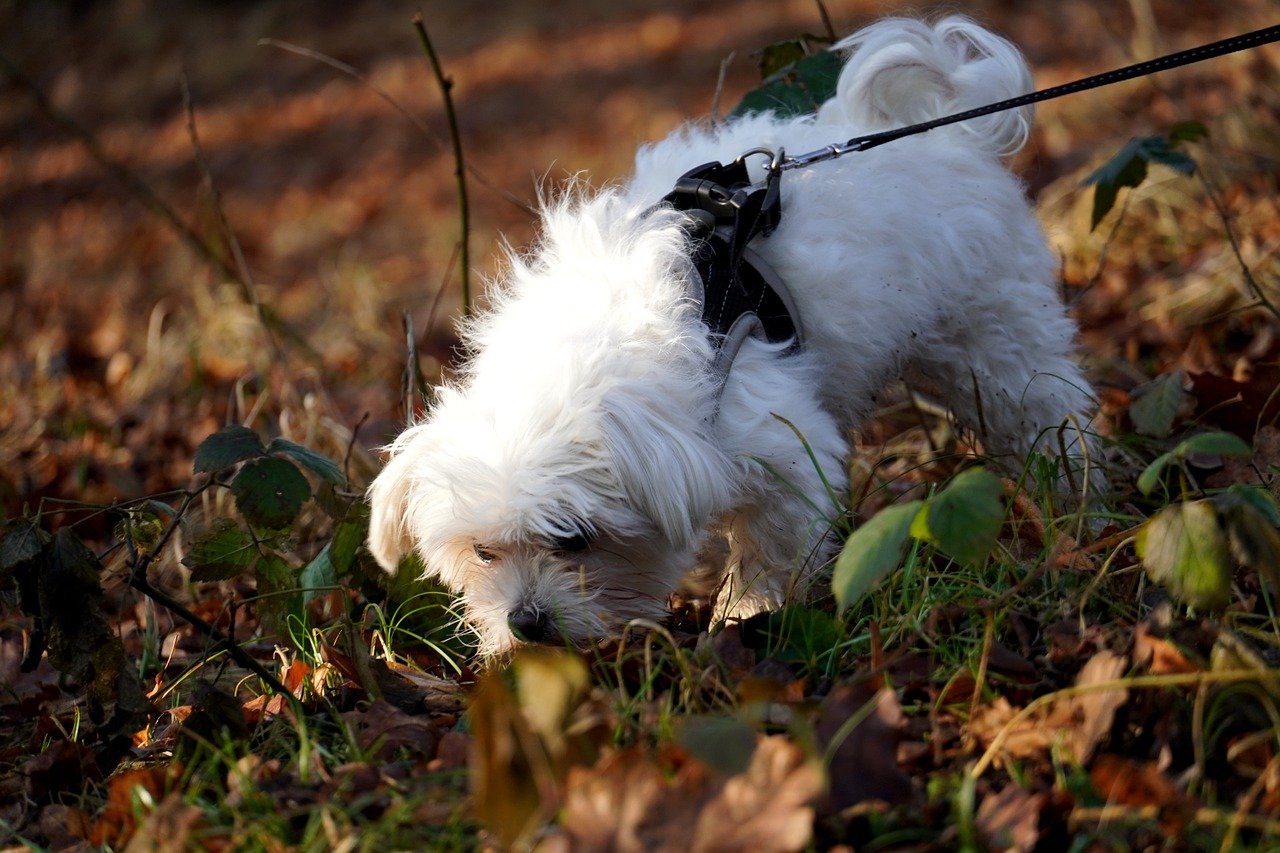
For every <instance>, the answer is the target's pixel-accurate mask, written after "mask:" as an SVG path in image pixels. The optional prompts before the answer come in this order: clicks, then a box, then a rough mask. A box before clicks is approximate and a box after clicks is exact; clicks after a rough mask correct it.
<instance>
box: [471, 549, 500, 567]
mask: <svg viewBox="0 0 1280 853" xmlns="http://www.w3.org/2000/svg"><path fill="white" fill-rule="evenodd" d="M475 551H476V559H477V560H479V561H480V562H482V563H484V564H485V565H486V566H487V565H489V564H490V563H492V562H493V561H494V560H496V559H498V555H497V554H495V553H494V552H493V551H490V550H489V549H488V548H482V547H481V546H479V545H477V546H476V547H475Z"/></svg>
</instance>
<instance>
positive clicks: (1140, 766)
mask: <svg viewBox="0 0 1280 853" xmlns="http://www.w3.org/2000/svg"><path fill="white" fill-rule="evenodd" d="M1089 777H1090V778H1091V779H1092V780H1093V787H1094V788H1096V789H1097V791H1098V795H1099V796H1100V797H1102V798H1103V800H1105V801H1106V802H1107V804H1108V805H1123V806H1134V807H1143V806H1156V807H1157V808H1158V809H1159V814H1160V827H1161V829H1163V830H1164V831H1165V833H1167V834H1168V835H1169V836H1170V837H1172V836H1175V835H1177V834H1178V833H1180V832H1181V831H1182V830H1183V828H1184V827H1185V826H1186V824H1187V821H1188V820H1189V819H1190V818H1191V817H1192V816H1193V815H1194V814H1195V808H1196V805H1195V802H1194V801H1193V800H1192V799H1191V798H1190V797H1188V796H1187V795H1186V794H1184V793H1182V792H1181V791H1179V790H1178V789H1177V788H1176V787H1174V784H1173V781H1172V780H1170V779H1169V777H1168V776H1166V775H1165V774H1164V773H1163V772H1161V770H1160V768H1159V767H1157V766H1156V764H1155V762H1152V761H1133V760H1131V759H1128V758H1122V757H1120V756H1118V755H1100V756H1098V760H1097V761H1095V762H1094V764H1093V768H1092V769H1091V770H1090V772H1089Z"/></svg>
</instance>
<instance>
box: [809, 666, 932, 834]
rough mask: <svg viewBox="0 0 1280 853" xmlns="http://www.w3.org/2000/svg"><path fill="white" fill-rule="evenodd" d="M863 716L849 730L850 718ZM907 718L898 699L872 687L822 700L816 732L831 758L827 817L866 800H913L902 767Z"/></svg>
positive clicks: (854, 687) (839, 691)
mask: <svg viewBox="0 0 1280 853" xmlns="http://www.w3.org/2000/svg"><path fill="white" fill-rule="evenodd" d="M868 712H869V713H868ZM864 714H865V718H864V719H863V720H862V721H861V722H859V723H858V724H857V725H855V726H853V727H852V728H849V727H848V726H849V723H850V721H851V720H852V718H854V717H855V716H861V715H864ZM903 719H904V718H903V714H902V708H901V706H899V704H898V697H897V695H896V694H895V693H894V692H893V691H892V690H887V689H880V690H875V689H873V688H872V687H871V686H870V685H868V684H858V685H852V686H845V687H840V688H837V689H836V690H833V691H832V692H831V693H830V694H829V695H828V696H827V697H826V698H825V699H824V700H823V701H822V708H821V710H820V711H819V715H818V723H817V726H816V727H815V728H816V733H817V737H818V742H819V743H820V744H822V745H823V749H824V751H825V752H826V753H827V754H828V755H829V756H830V757H831V764H830V766H829V767H828V768H827V774H828V777H829V784H828V792H827V800H826V802H825V803H824V804H823V811H824V812H838V811H841V810H843V809H846V808H848V807H849V806H853V805H857V804H858V803H860V802H863V801H864V800H882V801H884V802H887V803H901V802H904V801H906V800H907V799H909V798H910V797H911V792H912V787H911V778H910V777H909V776H907V775H906V774H905V773H903V772H902V770H901V769H899V767H898V742H899V741H901V740H902V725H903Z"/></svg>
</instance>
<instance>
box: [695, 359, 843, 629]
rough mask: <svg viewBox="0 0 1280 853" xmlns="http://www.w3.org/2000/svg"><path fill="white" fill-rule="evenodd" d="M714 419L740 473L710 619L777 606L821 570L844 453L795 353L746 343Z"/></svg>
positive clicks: (832, 542)
mask: <svg viewBox="0 0 1280 853" xmlns="http://www.w3.org/2000/svg"><path fill="white" fill-rule="evenodd" d="M719 419H720V424H721V427H720V429H721V435H722V439H723V441H724V442H725V446H726V447H728V448H731V450H732V453H733V455H735V456H737V457H738V458H741V459H742V460H743V461H744V467H745V470H746V472H747V474H746V483H745V487H744V489H743V492H742V498H741V499H740V501H739V503H738V506H737V508H736V509H735V510H734V511H733V512H731V513H729V514H728V515H727V516H726V517H725V521H724V528H723V533H724V537H725V540H726V542H727V544H728V556H727V560H726V564H725V571H724V575H723V578H722V581H721V584H720V588H719V591H718V593H717V595H716V605H715V609H714V612H713V618H714V620H715V621H721V620H724V619H730V618H732V619H744V618H746V617H748V616H753V615H755V614H756V613H760V612H763V611H766V610H776V609H778V608H779V607H781V606H782V605H783V604H785V603H786V602H787V601H789V600H796V599H799V598H801V597H802V596H803V595H804V594H805V593H806V592H807V591H808V589H809V587H810V586H811V585H812V584H813V582H814V581H815V580H816V579H818V578H820V577H823V576H824V570H825V569H826V568H827V566H828V563H829V561H830V558H831V555H832V553H833V552H834V550H835V547H836V545H837V544H838V542H837V541H836V538H835V537H834V530H835V527H836V525H837V520H838V519H839V517H840V515H841V513H842V512H843V507H842V503H843V501H844V500H845V493H846V491H847V474H846V471H845V459H846V457H847V455H848V451H849V447H848V442H847V440H846V439H845V437H844V434H843V432H842V430H841V429H840V428H839V425H838V424H837V422H836V420H835V418H833V417H832V415H831V414H830V413H829V412H827V411H826V410H825V409H824V408H823V407H822V405H821V403H820V402H819V400H818V397H817V392H816V390H815V383H814V382H813V381H812V371H811V368H809V367H808V366H807V365H806V363H805V361H803V360H802V357H794V356H793V357H782V358H779V357H778V356H777V355H775V354H773V353H768V352H763V351H752V350H751V349H749V348H748V347H744V349H743V351H742V352H741V353H740V354H739V356H738V360H737V361H736V362H735V363H734V367H733V374H732V375H731V376H730V380H729V382H728V383H727V384H726V387H725V390H724V395H723V398H722V400H721V408H720V413H719Z"/></svg>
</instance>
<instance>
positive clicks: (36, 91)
mask: <svg viewBox="0 0 1280 853" xmlns="http://www.w3.org/2000/svg"><path fill="white" fill-rule="evenodd" d="M0 70H2V71H3V72H4V73H5V76H7V77H8V78H9V79H10V81H12V82H13V83H15V84H16V85H17V86H18V87H19V88H20V89H23V90H25V91H26V93H27V94H28V95H29V96H30V97H31V99H32V100H33V101H35V104H36V108H37V109H38V110H39V111H40V112H41V114H43V115H44V117H45V118H47V119H48V120H49V121H50V122H51V123H53V124H55V125H57V126H58V128H59V129H61V130H62V131H63V132H64V133H67V134H68V135H70V136H73V137H75V138H76V139H78V140H80V144H82V145H83V146H84V147H85V150H86V151H88V152H89V156H90V157H92V158H93V160H94V161H95V162H97V164H98V165H99V166H101V167H102V168H103V169H105V170H106V172H107V173H108V174H109V175H111V177H112V178H114V179H115V180H116V181H117V182H118V183H119V184H120V185H121V186H122V187H123V188H124V190H125V191H126V192H127V193H129V194H130V195H131V196H133V197H134V198H135V199H136V200H137V201H139V202H141V203H142V205H143V206H144V207H145V208H147V209H148V210H150V211H151V212H152V213H154V214H155V215H156V216H159V217H160V218H161V219H163V220H164V221H165V222H167V223H168V224H169V226H170V227H171V228H172V229H173V231H174V233H176V234H177V235H178V237H179V238H180V239H181V240H182V242H184V243H186V244H187V246H188V247H189V248H190V249H191V250H192V251H193V252H195V253H196V254H197V255H199V256H200V257H201V258H202V259H203V260H204V261H205V262H206V263H208V264H209V265H210V266H212V267H214V268H215V269H216V270H217V271H218V272H220V273H222V274H224V275H226V276H228V277H229V278H232V279H237V280H238V279H239V272H238V271H237V270H236V268H235V267H234V266H232V265H231V264H230V263H228V262H227V259H226V258H225V257H223V256H222V255H221V254H220V253H219V252H218V251H216V250H215V249H214V248H213V247H212V246H210V245H209V244H208V242H206V241H205V239H204V238H203V237H201V236H200V235H199V234H198V233H197V232H196V231H195V229H194V228H192V227H191V226H190V225H188V224H187V222H186V221H185V220H184V219H183V218H182V217H181V216H179V215H178V213H177V212H176V211H175V210H174V209H173V208H172V207H170V206H169V205H168V204H167V203H166V202H165V200H164V199H162V198H160V196H159V195H158V194H157V193H156V191H155V190H153V189H152V188H151V187H150V186H148V185H147V183H146V182H145V181H143V180H142V179H141V178H139V177H138V176H137V175H136V174H134V173H133V172H132V171H131V170H130V169H129V168H128V167H127V166H125V165H124V164H123V163H119V162H117V161H116V160H113V159H112V158H111V157H110V156H109V155H108V154H107V152H106V151H105V150H104V149H103V147H102V144H101V143H100V142H98V139H97V137H95V136H94V135H93V134H92V133H91V132H90V131H89V130H87V129H86V128H84V127H83V126H81V125H80V124H79V123H78V122H76V121H75V120H74V119H72V118H71V117H70V116H68V115H66V114H65V113H63V112H62V111H61V110H59V109H58V108H57V107H56V106H54V105H53V103H52V102H51V101H50V100H49V99H48V98H47V97H45V94H44V92H42V91H41V90H40V87H39V86H37V85H36V84H35V82H33V81H32V80H31V79H30V78H29V77H27V76H26V75H25V74H23V73H22V72H21V71H19V70H18V68H17V66H15V65H14V64H13V63H12V62H11V61H10V60H9V58H8V57H7V56H5V55H4V54H3V53H0Z"/></svg>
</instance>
